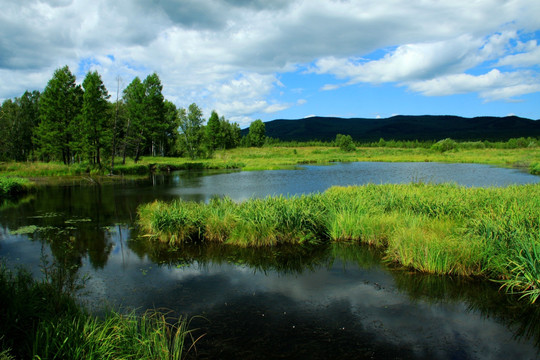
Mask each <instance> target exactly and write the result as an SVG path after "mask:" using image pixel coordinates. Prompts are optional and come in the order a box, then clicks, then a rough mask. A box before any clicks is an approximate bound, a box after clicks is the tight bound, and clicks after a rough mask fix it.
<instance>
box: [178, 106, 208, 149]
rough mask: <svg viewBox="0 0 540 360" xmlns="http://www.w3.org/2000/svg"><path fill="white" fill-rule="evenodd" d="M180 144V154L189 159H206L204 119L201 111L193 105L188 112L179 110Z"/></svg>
mask: <svg viewBox="0 0 540 360" xmlns="http://www.w3.org/2000/svg"><path fill="white" fill-rule="evenodd" d="M179 117H180V132H181V133H180V137H179V139H180V144H181V149H182V152H183V153H185V154H186V155H187V156H188V157H189V158H190V159H199V158H205V157H208V155H209V154H208V152H209V151H210V149H209V148H208V147H207V146H206V144H205V141H204V140H205V139H204V135H205V132H204V126H203V125H204V118H203V113H202V110H201V109H200V108H199V107H198V106H197V104H195V103H193V104H191V105H189V107H188V111H187V112H186V110H185V109H180V113H179Z"/></svg>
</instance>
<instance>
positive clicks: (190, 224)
mask: <svg viewBox="0 0 540 360" xmlns="http://www.w3.org/2000/svg"><path fill="white" fill-rule="evenodd" d="M164 214H165V215H164ZM176 218H181V219H182V220H181V221H179V220H175V219H176ZM139 219H140V220H139V221H140V224H141V225H142V228H143V230H144V231H146V232H147V233H148V235H149V236H152V237H156V238H159V239H161V240H162V241H172V239H175V240H174V242H175V243H176V244H178V241H177V239H178V240H179V239H183V241H189V240H190V239H191V240H193V239H196V240H197V241H219V242H221V243H225V244H233V245H239V246H244V247H263V246H277V245H280V244H289V243H290V244H302V243H305V242H309V243H317V242H328V241H332V242H353V243H364V244H369V245H375V246H378V247H381V248H382V249H384V257H385V259H386V260H387V261H389V262H393V263H395V264H399V265H401V266H404V267H408V268H411V269H415V270H417V271H421V272H426V273H434V274H453V275H460V276H486V277H489V278H492V279H503V280H504V281H508V285H505V286H504V287H505V288H507V289H510V290H511V291H512V292H519V291H522V292H523V293H524V294H526V296H527V297H530V298H531V299H532V300H535V298H534V294H535V293H536V292H535V291H536V290H535V289H537V284H536V283H533V282H531V281H530V280H527V279H529V278H531V279H539V276H540V273H535V269H536V267H535V266H537V262H538V261H539V259H538V257H537V255H538V252H536V250H535V251H533V250H531V249H536V247H531V246H532V245H531V246H529V247H527V249H529V250H524V248H523V247H522V246H520V244H522V243H524V241H526V243H527V244H536V245H535V246H538V245H539V244H540V185H538V184H536V185H523V186H510V187H506V188H466V187H462V186H457V185H455V184H440V185H433V184H400V185H391V184H389V185H365V186H353V187H333V188H330V189H329V190H327V191H326V192H324V193H322V194H312V195H307V196H301V197H297V196H291V197H284V196H278V197H268V198H265V199H250V200H247V201H244V202H241V203H235V202H233V201H231V200H230V199H216V200H212V201H211V202H210V203H209V204H198V203H190V202H178V201H177V202H173V203H171V204H166V203H162V202H156V203H152V204H147V205H143V206H141V207H140V208H139ZM186 233H187V234H196V236H185V234H186ZM517 254H520V255H519V256H518V255H517ZM527 259H528V260H527ZM533 265H534V266H533ZM537 267H538V266H537ZM526 273H531V274H532V275H530V276H529V275H526ZM512 279H513V280H512ZM517 280H519V281H517ZM533 290H534V291H533Z"/></svg>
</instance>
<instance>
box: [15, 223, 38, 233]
mask: <svg viewBox="0 0 540 360" xmlns="http://www.w3.org/2000/svg"><path fill="white" fill-rule="evenodd" d="M38 230H39V227H38V226H36V225H27V226H22V227H20V228H18V229H17V230H10V231H9V233H10V234H11V235H30V234H33V233H35V232H36V231H38Z"/></svg>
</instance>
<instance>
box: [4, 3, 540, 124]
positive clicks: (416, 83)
mask: <svg viewBox="0 0 540 360" xmlns="http://www.w3.org/2000/svg"><path fill="white" fill-rule="evenodd" d="M539 13H540V2H539V1H536V0H515V1H506V2H503V3H502V4H501V2H500V1H499V0H479V1H475V2H470V1H469V0H454V1H446V2H442V1H439V2H410V1H405V0H388V1H372V0H361V1H350V0H339V1H337V0H311V1H302V0H294V1H288V0H276V1H264V0H185V1H181V2H178V1H175V0H160V1H146V0H135V1H132V0H130V1H128V0H118V1H107V0H95V1H91V2H88V1H84V0H26V1H11V2H5V3H4V4H3V6H2V12H1V13H0V31H1V33H2V39H1V40H0V74H1V75H2V81H1V82H0V99H5V98H9V97H14V96H19V95H20V94H22V92H24V90H26V89H30V90H32V89H43V87H44V86H45V85H46V80H47V79H48V78H50V76H51V75H52V73H53V71H54V69H56V68H58V67H61V66H63V65H65V64H68V65H69V66H70V67H71V69H72V70H73V71H75V72H76V73H77V75H78V76H79V80H81V81H82V78H81V77H82V76H84V74H85V72H86V71H88V70H90V69H95V70H98V71H99V72H100V74H102V77H103V79H104V81H105V84H106V86H107V87H108V88H109V89H110V90H113V89H115V87H116V81H115V79H116V78H117V76H119V75H120V76H121V77H122V78H123V79H124V83H125V85H127V84H126V83H128V82H130V81H131V79H132V78H133V77H134V76H139V77H141V78H144V77H145V76H146V75H147V74H149V73H151V72H154V71H155V72H157V73H158V74H159V76H160V77H161V79H162V81H163V84H164V93H165V95H166V97H167V98H168V99H170V100H172V101H174V102H175V103H176V104H177V105H179V106H187V105H189V104H190V103H191V102H197V103H198V104H199V103H200V104H201V105H202V106H203V108H204V109H207V110H212V109H216V110H218V111H221V112H220V114H223V115H225V116H226V117H234V118H237V119H243V120H242V121H247V119H250V118H251V116H252V115H254V114H257V113H272V112H276V111H281V110H283V109H286V108H289V107H292V106H301V105H303V104H304V103H303V102H302V101H299V100H300V98H299V96H300V94H298V93H296V94H295V95H296V96H298V98H296V99H292V100H291V99H288V100H287V101H281V100H280V97H278V96H276V95H275V89H276V88H279V87H280V86H282V85H283V84H280V82H279V81H277V78H278V75H279V74H283V73H288V72H289V73H291V72H292V73H298V74H299V76H300V75H301V74H302V72H304V71H305V70H306V69H308V70H309V71H308V74H311V75H313V74H318V75H330V76H333V77H335V78H336V82H335V83H332V84H327V85H325V86H323V87H322V89H323V90H333V89H336V88H338V87H342V86H347V85H351V84H357V83H372V84H380V83H386V82H390V83H396V84H398V85H405V86H407V87H408V88H409V89H410V90H412V91H417V92H419V93H422V94H425V95H433V94H450V93H452V91H469V90H467V89H473V90H470V91H478V92H479V93H481V96H482V97H484V98H486V99H491V100H495V99H504V98H505V96H506V95H508V94H512V95H511V96H512V97H515V96H519V95H520V94H524V93H527V92H531V91H536V90H535V89H536V86H537V82H536V81H537V80H538V76H537V73H538V60H539V58H540V50H539V46H538V44H537V42H536V40H530V39H528V40H523V39H522V38H521V36H523V34H533V33H534V32H535V31H538V29H540V17H538V16H537V14H539ZM374 54H379V55H378V56H377V55H374ZM380 54H382V55H380ZM478 66H483V67H484V68H486V67H488V68H489V66H497V67H501V66H509V67H512V68H514V69H511V70H505V71H506V72H502V71H501V72H499V75H497V76H496V73H491V72H490V71H489V70H493V69H488V71H487V72H485V74H484V75H477V76H473V75H468V73H470V72H471V69H474V68H475V67H478ZM515 68H519V69H515ZM523 68H525V69H523ZM525 70H526V71H529V72H530V73H531V74H532V75H534V76H532V77H531V79H533V80H530V79H529V80H528V81H526V82H524V83H521V84H513V85H508V83H512V81H515V79H517V78H519V79H520V81H521V80H523V76H524V75H523V74H524V71H525ZM495 78H497V79H499V78H501V79H505V80H504V81H503V80H494V79H495ZM488 79H492V81H491V82H490V81H488ZM338 81H340V82H338ZM8 82H9V83H8ZM466 82H469V86H465V85H463V84H464V83H466ZM482 82H484V83H491V86H492V87H493V88H489V89H488V88H485V89H484V88H483V87H482V86H480V85H479V84H481V83H482ZM458 83H459V84H461V85H459V86H458V85H457V84H458ZM435 84H438V86H439V87H440V88H439V90H435ZM452 84H455V85H452ZM474 89H480V90H474ZM289 92H290V93H291V94H294V91H293V89H289Z"/></svg>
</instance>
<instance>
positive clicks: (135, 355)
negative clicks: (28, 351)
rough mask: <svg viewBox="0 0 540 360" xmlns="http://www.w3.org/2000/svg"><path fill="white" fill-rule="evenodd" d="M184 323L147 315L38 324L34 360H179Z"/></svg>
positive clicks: (112, 314)
mask: <svg viewBox="0 0 540 360" xmlns="http://www.w3.org/2000/svg"><path fill="white" fill-rule="evenodd" d="M187 326H188V322H187V321H185V320H183V319H182V318H180V319H179V320H178V321H177V322H176V323H175V324H172V325H171V324H170V323H169V321H168V319H167V318H166V316H165V315H164V314H163V313H160V312H155V311H148V312H146V313H145V314H143V315H141V316H138V315H136V314H135V313H134V312H130V313H128V314H127V315H122V314H120V313H117V312H110V313H108V314H107V315H105V317H104V318H102V319H98V318H96V317H92V316H88V315H81V316H76V317H68V316H64V317H61V318H59V319H55V320H52V321H50V320H49V321H44V322H41V323H39V324H38V328H37V331H36V336H35V338H34V341H33V347H32V352H33V358H35V359H96V360H97V359H166V360H173V359H181V358H182V354H183V351H184V341H185V339H186V336H187V335H188V334H189V330H188V329H187Z"/></svg>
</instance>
